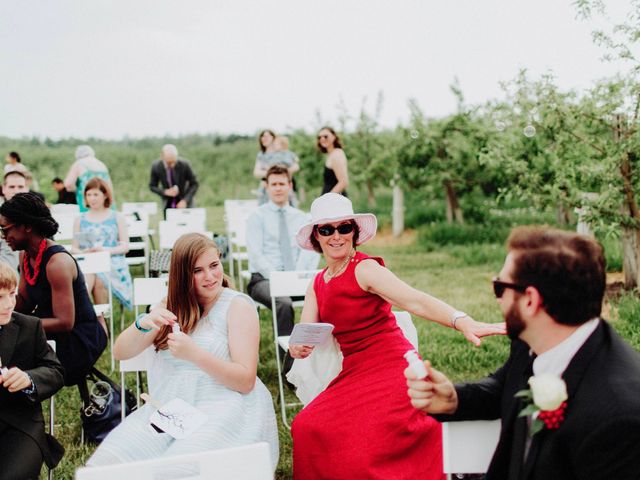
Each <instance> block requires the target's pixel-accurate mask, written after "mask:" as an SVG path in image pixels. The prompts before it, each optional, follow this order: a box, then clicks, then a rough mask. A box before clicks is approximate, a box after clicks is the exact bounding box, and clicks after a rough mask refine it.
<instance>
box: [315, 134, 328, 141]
mask: <svg viewBox="0 0 640 480" xmlns="http://www.w3.org/2000/svg"><path fill="white" fill-rule="evenodd" d="M321 138H329V135H318V140H320V139H321Z"/></svg>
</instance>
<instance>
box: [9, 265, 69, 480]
mask: <svg viewBox="0 0 640 480" xmlns="http://www.w3.org/2000/svg"><path fill="white" fill-rule="evenodd" d="M17 284H18V282H17V277H16V272H15V270H13V269H12V268H11V267H10V266H8V265H7V264H5V263H2V262H0V360H1V362H2V368H1V370H0V479H2V480H5V479H6V480H9V479H11V480H14V479H26V478H38V476H39V475H40V469H41V468H42V463H43V461H44V462H46V464H47V466H48V467H49V468H53V467H55V466H56V465H57V464H58V462H59V461H60V459H61V458H62V455H63V454H64V448H63V447H62V445H60V444H59V443H58V442H57V441H56V440H55V439H54V438H53V437H52V436H50V435H47V434H46V433H45V429H44V417H43V416H42V408H41V404H40V402H42V401H43V400H45V399H47V398H49V397H51V396H52V395H54V394H55V393H56V392H57V391H58V390H60V389H61V388H62V387H63V385H64V381H63V372H64V370H63V368H62V365H60V362H59V361H58V358H57V357H56V354H55V353H54V352H53V350H52V349H51V347H49V345H48V344H47V339H46V337H45V334H44V330H43V329H42V324H41V322H40V319H39V318H35V317H29V316H26V315H22V314H20V313H16V312H14V311H13V308H14V306H15V304H16V287H17Z"/></svg>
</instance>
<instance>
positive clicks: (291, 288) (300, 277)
mask: <svg viewBox="0 0 640 480" xmlns="http://www.w3.org/2000/svg"><path fill="white" fill-rule="evenodd" d="M317 273H318V271H317V270H305V271H288V272H278V271H273V272H270V273H269V289H270V291H271V311H272V319H273V340H274V344H275V352H276V367H277V369H278V390H279V394H280V412H281V414H282V423H284V425H285V426H286V427H287V428H291V427H290V426H289V423H288V422H287V408H288V407H294V406H297V405H300V404H299V403H290V404H287V403H286V402H285V398H284V385H283V382H282V366H281V365H280V355H279V353H280V352H279V351H278V349H279V348H282V350H284V351H285V352H286V351H288V349H289V336H278V315H277V310H276V298H278V297H304V296H305V294H306V293H307V287H308V286H309V282H311V281H312V280H313V278H314V277H315V276H316V274H317ZM302 303H303V302H295V305H294V306H301V305H302Z"/></svg>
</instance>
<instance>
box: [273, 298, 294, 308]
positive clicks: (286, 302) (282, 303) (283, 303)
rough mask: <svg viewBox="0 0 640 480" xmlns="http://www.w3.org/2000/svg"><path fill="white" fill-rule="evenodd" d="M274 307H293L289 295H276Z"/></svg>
mask: <svg viewBox="0 0 640 480" xmlns="http://www.w3.org/2000/svg"><path fill="white" fill-rule="evenodd" d="M276 307H277V308H283V309H284V308H286V309H287V310H288V309H290V308H293V302H292V300H291V297H277V298H276Z"/></svg>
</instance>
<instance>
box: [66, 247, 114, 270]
mask: <svg viewBox="0 0 640 480" xmlns="http://www.w3.org/2000/svg"><path fill="white" fill-rule="evenodd" d="M73 256H74V258H75V259H76V262H78V266H79V267H80V270H82V273H106V272H110V271H111V255H110V254H109V252H92V253H76V254H74V255H73Z"/></svg>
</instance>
